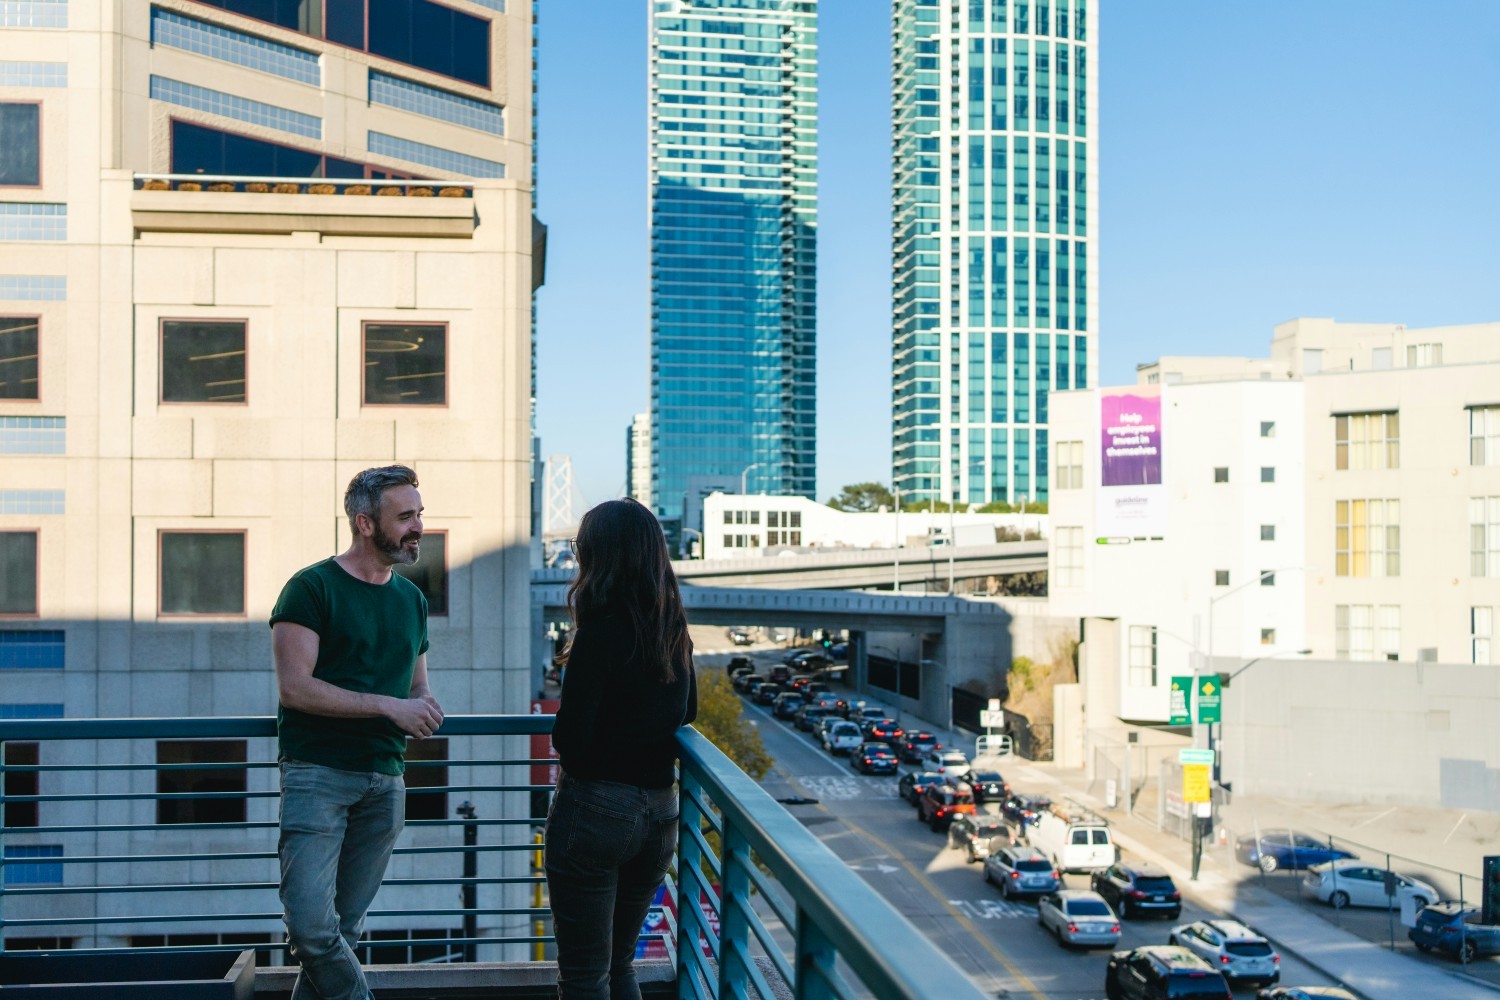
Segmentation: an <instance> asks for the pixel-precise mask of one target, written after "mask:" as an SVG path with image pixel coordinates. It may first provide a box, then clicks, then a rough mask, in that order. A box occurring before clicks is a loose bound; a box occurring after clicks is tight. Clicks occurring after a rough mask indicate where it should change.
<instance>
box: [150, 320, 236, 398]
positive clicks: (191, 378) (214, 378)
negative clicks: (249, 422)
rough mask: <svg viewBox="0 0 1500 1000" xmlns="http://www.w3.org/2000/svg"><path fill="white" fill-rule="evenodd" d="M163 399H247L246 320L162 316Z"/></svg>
mask: <svg viewBox="0 0 1500 1000" xmlns="http://www.w3.org/2000/svg"><path fill="white" fill-rule="evenodd" d="M161 401H162V402H163V403H243V402H244V401H245V321H244V320H229V321H222V320H213V321H208V320H175V319H169V320H163V321H162V324H161Z"/></svg>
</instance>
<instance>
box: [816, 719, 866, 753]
mask: <svg viewBox="0 0 1500 1000" xmlns="http://www.w3.org/2000/svg"><path fill="white" fill-rule="evenodd" d="M859 744H860V738H859V727H858V726H856V725H855V724H854V723H852V722H847V721H845V720H843V719H840V720H839V721H837V722H835V723H833V724H832V725H829V726H825V727H824V728H823V749H824V750H827V751H828V752H829V753H831V754H841V753H848V752H849V751H851V750H853V749H854V748H855V747H857V746H859Z"/></svg>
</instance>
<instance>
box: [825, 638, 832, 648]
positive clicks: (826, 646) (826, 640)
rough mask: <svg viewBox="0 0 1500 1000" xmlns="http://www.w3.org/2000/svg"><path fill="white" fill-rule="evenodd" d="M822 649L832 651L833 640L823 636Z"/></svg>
mask: <svg viewBox="0 0 1500 1000" xmlns="http://www.w3.org/2000/svg"><path fill="white" fill-rule="evenodd" d="M823 648H824V649H832V648H833V640H832V639H830V638H828V637H827V636H824V637H823Z"/></svg>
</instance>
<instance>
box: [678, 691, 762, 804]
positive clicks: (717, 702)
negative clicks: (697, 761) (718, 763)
mask: <svg viewBox="0 0 1500 1000" xmlns="http://www.w3.org/2000/svg"><path fill="white" fill-rule="evenodd" d="M693 725H694V726H695V727H696V728H697V730H698V732H700V733H702V734H703V735H704V736H705V737H707V738H708V741H709V742H710V743H712V744H713V745H714V746H716V747H718V748H719V749H720V750H722V751H723V752H724V756H726V757H728V758H729V759H730V760H732V761H734V762H735V764H737V765H739V769H740V770H741V771H744V772H745V773H746V774H748V775H750V777H752V778H754V779H755V780H756V781H759V780H760V779H761V778H763V777H765V774H766V772H767V771H769V770H770V769H771V764H772V760H771V755H770V754H769V753H768V752H767V751H766V745H765V744H764V743H763V742H761V738H760V731H759V730H757V729H756V728H755V726H754V725H752V724H751V723H750V722H749V721H748V720H747V719H745V718H743V716H742V714H741V709H740V699H739V696H738V695H736V694H735V693H734V688H732V687H731V686H730V684H729V678H727V677H725V676H724V674H723V672H722V671H720V670H718V669H708V670H700V671H698V718H697V719H696V720H695V721H694V722H693Z"/></svg>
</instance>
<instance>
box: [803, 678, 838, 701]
mask: <svg viewBox="0 0 1500 1000" xmlns="http://www.w3.org/2000/svg"><path fill="white" fill-rule="evenodd" d="M819 695H827V696H829V697H830V698H832V697H834V694H833V688H831V687H829V686H828V685H827V684H824V683H823V682H822V681H813V682H811V683H810V684H808V685H806V686H805V687H803V688H802V697H803V699H804V700H806V701H812V700H814V699H815V698H817V697H818V696H819Z"/></svg>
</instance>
